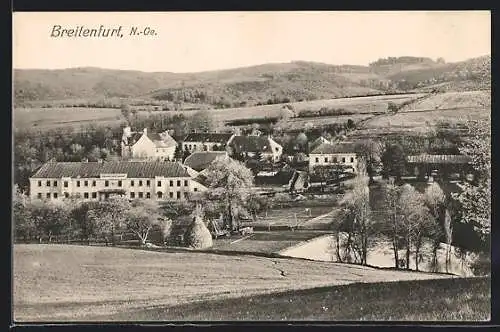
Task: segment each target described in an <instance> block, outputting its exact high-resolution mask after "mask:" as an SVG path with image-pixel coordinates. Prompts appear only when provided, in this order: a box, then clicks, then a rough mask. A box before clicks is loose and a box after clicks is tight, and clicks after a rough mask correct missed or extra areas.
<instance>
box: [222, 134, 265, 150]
mask: <svg viewBox="0 0 500 332" xmlns="http://www.w3.org/2000/svg"><path fill="white" fill-rule="evenodd" d="M230 146H231V147H232V148H234V149H235V152H236V153H240V152H258V151H260V152H272V148H271V143H270V141H269V138H268V137H267V136H235V137H234V138H233V140H232V141H231V143H230Z"/></svg>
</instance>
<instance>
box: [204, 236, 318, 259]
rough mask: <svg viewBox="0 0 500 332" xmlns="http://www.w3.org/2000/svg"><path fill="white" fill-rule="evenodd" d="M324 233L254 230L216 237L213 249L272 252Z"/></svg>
mask: <svg viewBox="0 0 500 332" xmlns="http://www.w3.org/2000/svg"><path fill="white" fill-rule="evenodd" d="M323 234H325V232H323V231H290V230H286V231H272V232H255V233H253V235H250V236H244V237H241V238H236V237H234V236H232V237H231V238H229V239H224V238H221V239H217V240H215V242H214V246H213V249H215V250H218V251H233V252H234V251H236V252H248V253H265V254H273V253H277V252H278V251H280V250H283V249H285V248H288V247H290V246H293V245H296V244H298V243H300V242H302V241H307V240H310V239H313V238H315V237H317V236H321V235H323Z"/></svg>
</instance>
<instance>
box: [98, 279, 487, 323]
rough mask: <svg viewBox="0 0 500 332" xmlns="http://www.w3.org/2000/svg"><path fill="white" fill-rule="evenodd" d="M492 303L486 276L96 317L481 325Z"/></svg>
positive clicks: (282, 294)
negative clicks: (421, 322) (452, 322)
mask: <svg viewBox="0 0 500 332" xmlns="http://www.w3.org/2000/svg"><path fill="white" fill-rule="evenodd" d="M490 301H491V279H490V278H453V279H442V280H419V281H398V282H381V283H371V284H361V283H356V284H351V285H343V286H334V287H318V288H313V289H307V290H299V291H293V292H291V291H285V292H280V293H275V294H266V295H257V296H251V297H246V298H237V299H230V300H225V301H210V302H202V303H193V304H187V305H181V306H176V307H173V308H155V309H148V310H140V311H136V312H132V313H127V314H118V315H112V316H97V317H96V319H99V320H101V319H102V320H123V321H130V320H143V321H151V320H166V319H176V320H183V321H198V320H248V321H250V320H268V321H269V320H276V321H283V320H301V321H302V320H303V321H307V320H321V321H460V322H464V321H483V322H484V321H488V320H489V319H490V317H491V302H490Z"/></svg>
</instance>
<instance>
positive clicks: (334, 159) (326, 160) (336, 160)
mask: <svg viewBox="0 0 500 332" xmlns="http://www.w3.org/2000/svg"><path fill="white" fill-rule="evenodd" d="M345 160H346V159H345V157H342V162H343V163H345ZM316 162H317V163H319V157H316ZM327 162H328V157H325V163H327ZM333 162H334V163H336V162H338V159H337V157H333ZM353 162H354V157H351V163H353Z"/></svg>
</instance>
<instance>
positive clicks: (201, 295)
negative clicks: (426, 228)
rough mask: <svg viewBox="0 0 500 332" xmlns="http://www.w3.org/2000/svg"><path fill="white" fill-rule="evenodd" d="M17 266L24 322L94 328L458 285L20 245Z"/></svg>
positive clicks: (347, 269) (350, 270) (334, 268)
mask: <svg viewBox="0 0 500 332" xmlns="http://www.w3.org/2000/svg"><path fill="white" fill-rule="evenodd" d="M13 261H14V264H13V307H14V320H15V321H17V322H28V321H31V322H35V321H39V322H40V321H85V320H86V321H92V320H94V319H95V317H97V316H99V315H114V314H121V315H124V316H126V317H129V319H130V318H131V319H136V318H137V317H138V316H133V315H128V314H127V312H131V311H135V310H147V309H154V308H158V307H172V306H177V305H182V304H186V303H193V302H200V301H207V300H217V299H219V300H220V299H229V298H235V297H242V296H250V295H258V294H266V293H267V294H269V293H274V292H279V291H286V290H299V289H306V288H313V287H321V286H333V285H343V284H350V283H356V282H388V281H399V280H421V279H439V278H449V277H450V276H445V275H439V274H429V273H416V272H404V271H391V270H382V269H375V268H370V267H361V266H355V265H348V264H339V263H326V262H314V261H307V260H300V259H285V258H281V259H278V258H273V259H271V258H264V257H256V256H251V255H248V256H247V255H245V256H226V255H217V254H210V253H200V252H170V253H166V252H152V251H146V250H137V249H122V248H111V247H87V246H71V245H43V244H32V245H29V244H27V245H19V244H16V245H14V247H13ZM453 292H456V289H455V288H454V289H453ZM365 303H366V300H365ZM263 307H264V306H263ZM415 314H416V312H415ZM178 318H179V317H178V316H176V315H171V316H169V315H168V314H166V315H164V316H163V317H161V319H163V320H169V319H178ZM210 318H211V317H210V316H208V315H207V316H205V319H210ZM242 318H243V317H240V318H239V319H242ZM289 318H291V319H293V317H289ZM318 318H321V317H318ZM110 319H111V320H113V319H115V318H113V317H111V318H110Z"/></svg>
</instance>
